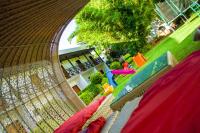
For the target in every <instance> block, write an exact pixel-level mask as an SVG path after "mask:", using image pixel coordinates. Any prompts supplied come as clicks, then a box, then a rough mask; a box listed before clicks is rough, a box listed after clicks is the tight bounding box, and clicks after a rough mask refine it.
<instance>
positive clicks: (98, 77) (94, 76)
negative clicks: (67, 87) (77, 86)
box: [90, 72, 103, 84]
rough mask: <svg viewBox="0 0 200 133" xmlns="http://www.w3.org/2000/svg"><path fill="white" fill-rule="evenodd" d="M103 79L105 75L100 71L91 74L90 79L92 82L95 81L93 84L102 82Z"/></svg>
mask: <svg viewBox="0 0 200 133" xmlns="http://www.w3.org/2000/svg"><path fill="white" fill-rule="evenodd" d="M102 79H103V75H102V74H101V73H100V72H97V73H93V74H92V75H91V76H90V81H91V83H93V84H101V82H102Z"/></svg>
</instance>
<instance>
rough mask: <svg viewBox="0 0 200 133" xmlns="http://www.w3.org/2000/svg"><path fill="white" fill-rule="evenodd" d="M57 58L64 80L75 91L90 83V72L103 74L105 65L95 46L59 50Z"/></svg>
mask: <svg viewBox="0 0 200 133" xmlns="http://www.w3.org/2000/svg"><path fill="white" fill-rule="evenodd" d="M59 59H60V62H61V67H62V70H63V73H64V75H65V77H66V80H67V82H68V83H69V85H70V87H72V88H73V89H74V91H75V92H76V93H78V92H79V91H81V90H83V89H85V87H86V86H87V85H88V84H89V83H90V79H89V78H90V75H91V73H95V72H97V71H99V72H101V73H102V74H103V73H104V69H105V67H106V64H105V63H104V61H103V60H102V59H101V57H100V56H99V54H98V53H97V52H96V51H95V48H87V47H86V46H80V47H75V48H70V49H65V50H60V51H59Z"/></svg>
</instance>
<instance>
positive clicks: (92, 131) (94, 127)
mask: <svg viewBox="0 0 200 133" xmlns="http://www.w3.org/2000/svg"><path fill="white" fill-rule="evenodd" d="M105 123H106V119H105V118H104V117H99V118H98V119H96V120H95V121H93V122H91V123H90V125H89V126H88V128H87V131H86V133H100V131H101V129H102V127H103V126H104V124H105Z"/></svg>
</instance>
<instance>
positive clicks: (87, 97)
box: [80, 91, 95, 105]
mask: <svg viewBox="0 0 200 133" xmlns="http://www.w3.org/2000/svg"><path fill="white" fill-rule="evenodd" d="M94 97H95V95H94V93H93V92H90V91H85V92H84V93H82V94H81V95H80V98H81V99H82V100H83V102H84V103H85V104H86V105H88V104H89V103H90V102H92V100H93V99H94Z"/></svg>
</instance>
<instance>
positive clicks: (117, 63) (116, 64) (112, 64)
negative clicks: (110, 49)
mask: <svg viewBox="0 0 200 133" xmlns="http://www.w3.org/2000/svg"><path fill="white" fill-rule="evenodd" d="M110 68H111V69H120V68H122V65H121V63H120V62H118V61H115V62H112V63H111V65H110Z"/></svg>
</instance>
